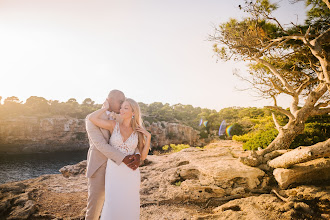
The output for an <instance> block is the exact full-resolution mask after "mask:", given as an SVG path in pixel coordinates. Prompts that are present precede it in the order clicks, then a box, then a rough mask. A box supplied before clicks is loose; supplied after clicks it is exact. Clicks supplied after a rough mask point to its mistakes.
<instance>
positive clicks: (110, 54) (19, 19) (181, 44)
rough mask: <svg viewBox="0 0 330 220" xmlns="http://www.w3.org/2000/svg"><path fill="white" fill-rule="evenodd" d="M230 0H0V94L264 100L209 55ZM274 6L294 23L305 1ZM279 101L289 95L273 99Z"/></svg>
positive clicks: (221, 102) (231, 13) (235, 12)
mask: <svg viewBox="0 0 330 220" xmlns="http://www.w3.org/2000/svg"><path fill="white" fill-rule="evenodd" d="M243 2H244V1H241V0H233V1H229V0H227V1H224V0H0V33H1V34H0V48H1V49H0V76H1V81H0V82H1V84H0V96H2V97H3V99H4V98H6V97H8V96H17V97H18V98H19V99H20V100H23V101H25V100H26V99H27V98H28V97H30V96H42V97H44V98H46V99H52V100H60V101H67V100H68V99H69V98H76V99H77V100H78V102H80V103H81V102H82V101H83V100H84V99H85V98H92V99H93V100H94V101H96V103H102V102H103V100H104V99H105V97H106V96H107V94H108V92H109V91H110V90H111V89H115V88H116V89H120V90H122V91H123V92H124V93H125V94H126V96H127V97H130V98H133V99H135V100H136V101H141V102H144V103H152V102H155V101H160V102H163V103H170V104H176V103H182V104H191V105H193V106H195V107H197V106H200V107H206V108H210V109H216V110H220V109H221V108H224V107H230V106H257V107H262V106H264V105H271V104H272V101H271V100H269V101H261V100H258V99H257V98H255V97H253V96H252V95H253V94H252V93H251V92H247V91H245V92H241V91H237V90H236V89H235V87H246V85H244V84H243V83H242V82H240V81H239V80H238V79H237V78H236V77H235V76H233V74H232V72H233V69H235V68H239V69H241V71H243V72H244V64H242V63H235V62H226V63H224V62H222V61H219V62H216V57H214V53H213V51H212V42H209V41H207V38H208V34H212V33H213V26H212V25H213V24H219V23H221V22H225V21H227V20H228V19H229V18H230V17H235V18H240V17H242V16H243V14H242V12H241V11H240V10H239V9H238V5H239V4H242V3H243ZM279 2H280V5H282V7H281V8H280V9H279V10H278V12H277V13H276V15H278V17H279V18H280V20H281V21H283V22H284V23H289V21H294V22H296V21H297V17H298V22H302V21H303V18H304V11H305V6H304V3H298V4H295V5H290V4H289V3H288V1H279ZM280 104H282V105H283V106H284V107H286V106H287V104H288V102H287V101H286V100H285V99H283V100H282V102H280Z"/></svg>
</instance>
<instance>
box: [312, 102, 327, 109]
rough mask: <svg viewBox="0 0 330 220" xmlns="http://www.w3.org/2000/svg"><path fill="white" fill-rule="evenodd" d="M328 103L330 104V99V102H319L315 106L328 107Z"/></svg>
mask: <svg viewBox="0 0 330 220" xmlns="http://www.w3.org/2000/svg"><path fill="white" fill-rule="evenodd" d="M328 105H330V101H328V102H321V103H319V104H317V105H316V106H315V108H316V109H319V108H323V107H327V106H328Z"/></svg>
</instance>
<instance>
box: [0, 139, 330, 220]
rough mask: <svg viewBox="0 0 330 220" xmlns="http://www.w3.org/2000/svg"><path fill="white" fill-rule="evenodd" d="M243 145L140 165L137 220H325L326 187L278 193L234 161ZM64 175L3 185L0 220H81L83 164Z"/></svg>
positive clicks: (328, 211) (328, 210) (329, 210)
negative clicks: (139, 196)
mask: <svg viewBox="0 0 330 220" xmlns="http://www.w3.org/2000/svg"><path fill="white" fill-rule="evenodd" d="M245 154H246V152H244V151H242V150H241V146H240V144H238V143H236V142H233V141H221V142H218V143H213V144H210V145H208V146H206V147H205V148H203V149H199V148H187V149H184V150H182V151H180V152H177V153H173V154H168V155H161V156H155V155H152V156H151V155H149V156H148V159H147V160H145V163H144V164H142V165H141V167H140V171H141V189H140V194H141V217H140V219H141V220H150V219H151V220H153V219H155V220H160V219H163V220H165V219H167V220H169V219H175V220H177V219H182V220H183V219H196V220H197V219H199V220H201V219H249V220H251V219H329V218H330V202H329V201H330V187H329V186H318V187H316V186H298V187H296V188H292V189H287V190H284V189H282V190H281V189H277V190H272V189H274V188H276V187H277V184H276V182H275V180H274V179H272V178H271V177H269V176H268V174H267V173H265V172H264V171H262V170H260V169H258V168H255V167H248V166H245V165H244V164H242V163H240V162H239V160H238V159H237V158H238V157H240V156H245ZM60 171H61V172H62V174H53V175H42V176H40V177H38V178H35V179H29V180H24V181H19V182H11V183H6V184H2V185H0V192H1V194H0V219H84V215H85V212H86V200H87V179H86V177H85V175H84V174H85V171H86V161H82V162H80V163H78V164H76V165H71V166H65V167H63V168H61V170H60Z"/></svg>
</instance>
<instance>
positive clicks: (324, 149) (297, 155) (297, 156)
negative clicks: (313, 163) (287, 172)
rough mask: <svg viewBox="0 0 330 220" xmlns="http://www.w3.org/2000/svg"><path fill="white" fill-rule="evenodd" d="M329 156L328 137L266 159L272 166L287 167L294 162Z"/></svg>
mask: <svg viewBox="0 0 330 220" xmlns="http://www.w3.org/2000/svg"><path fill="white" fill-rule="evenodd" d="M329 156H330V139H328V140H326V141H324V142H319V143H317V144H314V145H312V146H309V147H298V148H296V149H294V150H292V151H289V152H287V153H285V154H283V155H282V156H279V157H277V158H275V159H273V160H270V161H268V165H269V166H270V167H273V168H289V167H291V166H292V165H294V164H298V163H304V162H306V161H310V160H314V159H316V158H321V157H329Z"/></svg>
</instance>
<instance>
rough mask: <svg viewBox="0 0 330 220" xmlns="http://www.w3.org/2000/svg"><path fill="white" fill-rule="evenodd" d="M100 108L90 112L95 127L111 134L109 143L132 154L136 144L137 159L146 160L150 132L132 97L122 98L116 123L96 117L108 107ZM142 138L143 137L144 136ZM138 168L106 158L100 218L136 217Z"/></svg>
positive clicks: (138, 183) (102, 219)
mask: <svg viewBox="0 0 330 220" xmlns="http://www.w3.org/2000/svg"><path fill="white" fill-rule="evenodd" d="M103 106H104V107H103V108H102V109H100V110H98V111H96V112H94V113H92V114H91V115H90V118H89V120H90V121H91V122H92V123H94V124H95V125H96V126H98V127H101V128H104V129H107V130H109V131H110V133H111V137H110V141H109V143H110V145H112V146H113V147H115V148H117V149H118V150H120V151H121V152H123V153H124V154H125V155H132V154H134V151H135V149H136V148H137V147H138V149H139V151H140V154H141V157H140V158H141V160H144V159H146V157H147V155H148V152H149V148H150V140H151V135H150V133H149V132H148V131H146V130H145V128H144V127H143V126H142V118H141V112H140V107H139V105H138V103H137V102H135V101H134V100H133V99H126V100H125V101H124V102H123V104H122V105H121V108H120V119H121V120H120V122H116V121H113V120H104V119H101V118H100V116H101V115H102V114H103V113H104V112H105V111H106V110H107V109H108V108H109V103H108V102H107V101H106V102H105V103H104V105H103ZM145 137H146V138H145ZM140 181H141V178H140V170H139V168H137V169H135V170H132V169H131V168H129V167H128V166H126V165H125V164H124V163H121V164H120V165H119V166H118V165H117V164H116V163H115V162H113V161H112V160H110V159H108V162H107V167H106V173H105V200H104V205H103V209H102V213H101V220H117V219H120V220H134V219H139V218H140Z"/></svg>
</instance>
